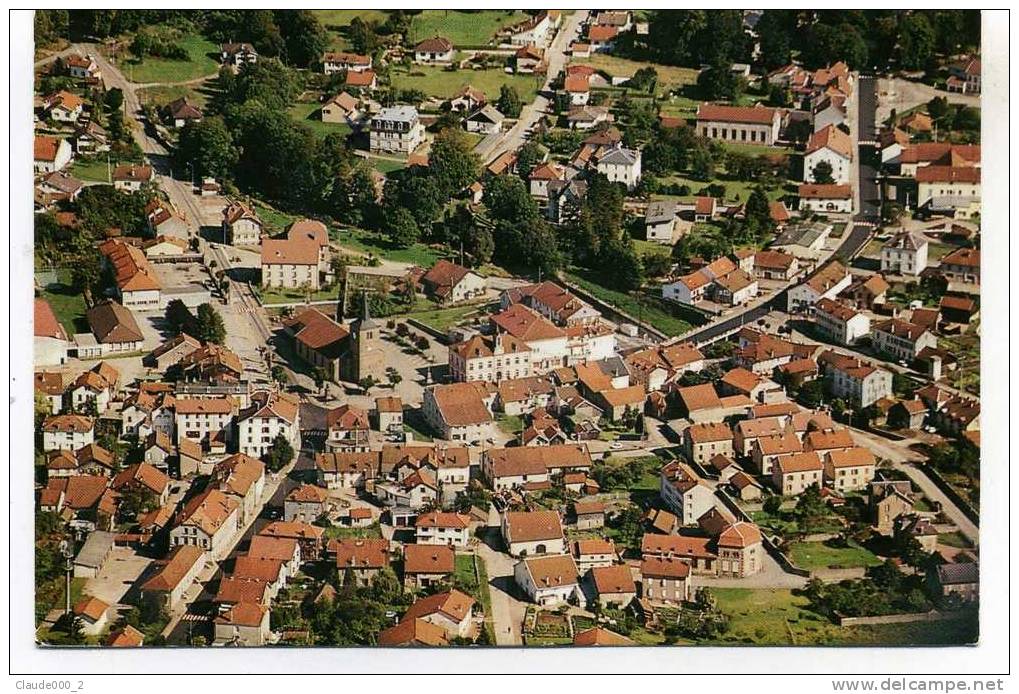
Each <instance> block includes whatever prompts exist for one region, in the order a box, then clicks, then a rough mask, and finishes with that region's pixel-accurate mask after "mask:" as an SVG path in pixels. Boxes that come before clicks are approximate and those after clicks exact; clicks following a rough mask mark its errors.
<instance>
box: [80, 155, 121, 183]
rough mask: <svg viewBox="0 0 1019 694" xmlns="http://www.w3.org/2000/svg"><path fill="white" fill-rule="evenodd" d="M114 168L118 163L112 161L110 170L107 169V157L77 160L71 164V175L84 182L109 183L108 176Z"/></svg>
mask: <svg viewBox="0 0 1019 694" xmlns="http://www.w3.org/2000/svg"><path fill="white" fill-rule="evenodd" d="M114 166H116V163H115V162H114V161H113V160H112V159H111V160H110V168H109V169H108V168H107V166H106V157H105V156H104V157H103V158H102V159H75V160H74V163H73V164H71V168H70V174H71V175H72V176H74V177H75V178H80V179H81V180H83V181H102V182H103V183H109V182H110V179H109V178H108V177H107V176H108V174H109V172H110V171H111V170H112V167H114Z"/></svg>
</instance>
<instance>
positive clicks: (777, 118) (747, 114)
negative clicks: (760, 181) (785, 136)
mask: <svg viewBox="0 0 1019 694" xmlns="http://www.w3.org/2000/svg"><path fill="white" fill-rule="evenodd" d="M781 125H782V116H781V114H780V112H779V110H778V109H775V108H766V107H764V106H761V105H759V104H758V105H757V106H724V105H721V104H701V105H700V106H698V107H697V134H698V135H700V136H701V137H706V138H710V139H712V140H721V141H722V142H733V143H743V144H758V145H773V144H775V142H776V141H777V140H778V135H779V130H780V128H781Z"/></svg>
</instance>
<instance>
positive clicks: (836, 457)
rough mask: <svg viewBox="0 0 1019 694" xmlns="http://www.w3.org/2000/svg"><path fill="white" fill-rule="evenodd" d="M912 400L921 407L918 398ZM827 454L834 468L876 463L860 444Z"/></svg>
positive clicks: (871, 454) (872, 456)
mask: <svg viewBox="0 0 1019 694" xmlns="http://www.w3.org/2000/svg"><path fill="white" fill-rule="evenodd" d="M913 402H916V403H918V404H919V405H920V406H921V407H923V403H921V402H920V401H919V400H914V401H913ZM926 409H927V408H926V407H923V410H926ZM827 455H828V462H829V463H831V464H832V467H834V468H836V469H837V468H844V467H866V466H874V465H877V460H876V459H875V458H874V454H873V453H871V452H870V450H869V449H867V448H864V447H862V446H856V447H854V448H848V449H845V450H840V451H830V452H829V453H828V454H827Z"/></svg>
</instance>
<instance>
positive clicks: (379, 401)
mask: <svg viewBox="0 0 1019 694" xmlns="http://www.w3.org/2000/svg"><path fill="white" fill-rule="evenodd" d="M374 418H375V426H376V427H377V428H378V430H379V431H382V432H390V431H395V432H402V431H403V401H402V400H401V399H400V398H399V397H398V396H396V395H387V396H382V397H378V398H375V415H374Z"/></svg>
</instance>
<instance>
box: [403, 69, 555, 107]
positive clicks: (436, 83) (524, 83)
mask: <svg viewBox="0 0 1019 694" xmlns="http://www.w3.org/2000/svg"><path fill="white" fill-rule="evenodd" d="M389 80H390V83H391V84H392V85H393V87H394V88H396V89H418V90H420V91H422V92H424V93H425V94H427V95H428V96H433V97H436V98H439V99H449V98H451V97H452V96H454V95H455V94H456V93H457V92H458V91H460V89H461V88H462V87H463V86H464V85H467V84H469V85H471V86H473V87H474V88H475V89H480V90H481V91H483V92H484V93H485V95H486V96H487V97H488V98H489V100H492V101H494V100H495V99H497V98H498V97H499V89H500V87H502V86H503V85H504V84H506V85H511V86H513V87H516V89H517V92H518V93H519V94H520V100H521V101H523V102H524V103H529V102H531V101H533V100H534V96H535V94H537V92H538V89H539V88H540V87H541V82H542V78H541V77H536V76H534V75H511V74H507V73H505V72H503V70H502V68H491V69H489V70H447V69H445V68H443V67H440V66H437V65H413V66H411V68H410V69H409V70H408V69H406V68H403V67H399V66H396V65H394V66H393V69H392V70H391V71H390V75H389Z"/></svg>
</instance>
